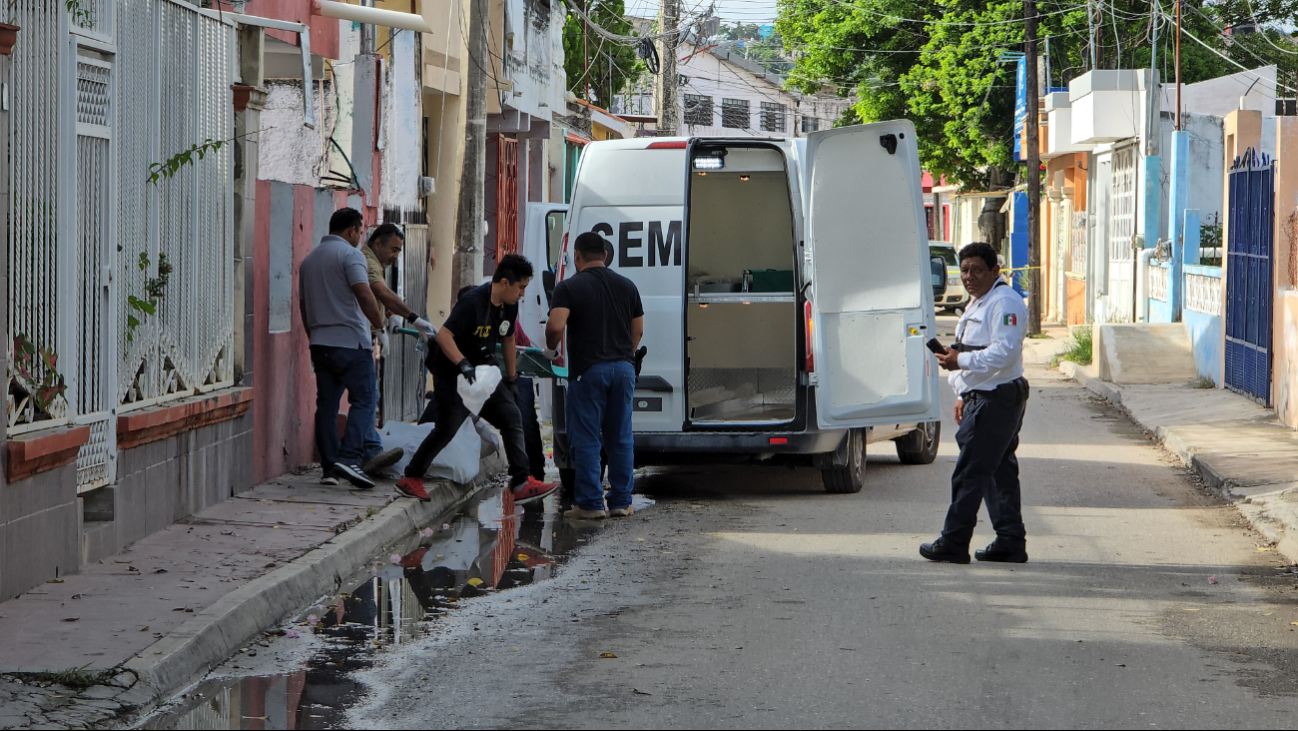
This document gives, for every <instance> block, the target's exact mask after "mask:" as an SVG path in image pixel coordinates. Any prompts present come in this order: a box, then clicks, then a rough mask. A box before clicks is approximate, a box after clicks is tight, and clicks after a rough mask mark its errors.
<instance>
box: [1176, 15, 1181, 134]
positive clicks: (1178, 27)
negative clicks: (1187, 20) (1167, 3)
mask: <svg viewBox="0 0 1298 731" xmlns="http://www.w3.org/2000/svg"><path fill="white" fill-rule="evenodd" d="M1176 129H1177V131H1180V129H1181V0H1176Z"/></svg>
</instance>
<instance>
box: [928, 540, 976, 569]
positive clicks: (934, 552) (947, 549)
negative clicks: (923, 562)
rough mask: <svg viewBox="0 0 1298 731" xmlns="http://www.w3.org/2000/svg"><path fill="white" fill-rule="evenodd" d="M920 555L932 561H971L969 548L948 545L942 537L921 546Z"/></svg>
mask: <svg viewBox="0 0 1298 731" xmlns="http://www.w3.org/2000/svg"><path fill="white" fill-rule="evenodd" d="M919 555H921V556H923V557H924V558H926V559H928V560H930V561H945V562H946V563H969V549H968V548H965V549H964V550H960V549H957V548H955V547H953V546H949V545H947V544H946V543H945V542H943V540H942V539H941V538H939V539H937V540H936V541H933V542H932V543H925V544H922V545H921V546H920V547H919Z"/></svg>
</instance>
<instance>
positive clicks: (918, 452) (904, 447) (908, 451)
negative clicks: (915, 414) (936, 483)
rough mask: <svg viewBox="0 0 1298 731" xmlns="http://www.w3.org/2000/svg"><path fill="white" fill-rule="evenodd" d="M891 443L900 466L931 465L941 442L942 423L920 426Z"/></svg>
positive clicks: (929, 423)
mask: <svg viewBox="0 0 1298 731" xmlns="http://www.w3.org/2000/svg"><path fill="white" fill-rule="evenodd" d="M893 441H894V443H895V444H896V445H897V458H898V459H900V460H901V463H902V464H933V460H935V459H937V448H938V445H939V444H940V443H941V442H942V422H940V421H930V422H927V423H924V424H920V425H919V428H918V429H916V430H915V431H913V432H911V433H909V434H907V435H906V436H904V437H901V438H900V439H895V440H893Z"/></svg>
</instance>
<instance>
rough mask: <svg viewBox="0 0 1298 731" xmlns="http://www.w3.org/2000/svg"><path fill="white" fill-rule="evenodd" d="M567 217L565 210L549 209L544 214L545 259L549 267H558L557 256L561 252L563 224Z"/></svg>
mask: <svg viewBox="0 0 1298 731" xmlns="http://www.w3.org/2000/svg"><path fill="white" fill-rule="evenodd" d="M567 218H568V212H567V211H550V212H549V213H547V214H545V259H546V261H547V262H549V264H550V268H551V269H555V270H557V269H558V268H559V264H560V263H561V262H560V261H559V256H560V255H561V254H562V253H563V251H562V249H563V224H564V222H565V221H566V220H567Z"/></svg>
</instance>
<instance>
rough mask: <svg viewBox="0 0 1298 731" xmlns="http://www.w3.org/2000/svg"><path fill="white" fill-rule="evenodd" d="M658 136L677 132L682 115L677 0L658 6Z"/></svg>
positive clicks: (669, 0)
mask: <svg viewBox="0 0 1298 731" xmlns="http://www.w3.org/2000/svg"><path fill="white" fill-rule="evenodd" d="M658 20H659V23H658V25H659V26H660V27H659V31H658V32H659V33H662V34H663V36H662V38H660V39H659V40H658V59H659V69H658V72H659V73H658V136H659V137H671V136H673V135H675V134H676V125H677V123H678V122H677V120H678V118H679V117H680V113H679V112H678V106H677V103H676V43H677V41H678V40H680V39H679V38H678V37H677V35H676V0H661V3H660V4H659V6H658Z"/></svg>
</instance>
